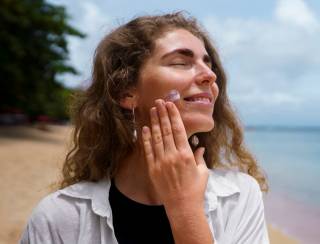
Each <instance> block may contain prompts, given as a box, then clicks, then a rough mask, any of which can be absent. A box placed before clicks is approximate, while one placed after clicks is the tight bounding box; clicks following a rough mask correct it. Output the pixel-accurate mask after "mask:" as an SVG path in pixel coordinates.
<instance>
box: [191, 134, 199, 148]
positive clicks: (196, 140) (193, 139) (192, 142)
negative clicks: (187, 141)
mask: <svg viewBox="0 0 320 244" xmlns="http://www.w3.org/2000/svg"><path fill="white" fill-rule="evenodd" d="M191 144H192V145H193V146H195V147H196V146H198V144H199V138H198V137H197V136H196V135H193V136H192V137H191Z"/></svg>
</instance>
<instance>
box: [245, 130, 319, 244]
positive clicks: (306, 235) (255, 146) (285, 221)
mask: <svg viewBox="0 0 320 244" xmlns="http://www.w3.org/2000/svg"><path fill="white" fill-rule="evenodd" d="M245 142H246V145H247V146H248V147H249V149H251V152H252V153H253V154H254V155H255V157H256V158H257V159H258V162H259V164H260V166H261V167H262V168H263V170H264V171H265V173H266V175H267V178H268V182H269V187H270V190H269V193H268V194H265V196H264V199H265V211H266V219H267V223H268V224H272V225H273V226H275V227H277V228H279V229H281V230H282V231H283V232H284V233H286V234H288V235H290V236H293V237H294V238H296V239H297V240H298V241H299V243H306V244H318V243H320V231H319V226H320V183H319V182H320V128H298V129H297V128H296V129H292V128H291V129H288V128H250V129H249V130H246V131H245Z"/></svg>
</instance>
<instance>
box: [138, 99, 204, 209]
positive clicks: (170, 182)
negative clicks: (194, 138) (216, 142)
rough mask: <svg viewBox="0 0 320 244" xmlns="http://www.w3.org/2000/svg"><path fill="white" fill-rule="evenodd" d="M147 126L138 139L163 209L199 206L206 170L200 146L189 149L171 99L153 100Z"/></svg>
mask: <svg viewBox="0 0 320 244" xmlns="http://www.w3.org/2000/svg"><path fill="white" fill-rule="evenodd" d="M150 117H151V129H150V128H149V127H147V126H144V127H143V129H142V139H143V146H144V152H145V159H146V162H147V164H148V169H149V175H150V179H151V181H152V183H153V187H154V188H155V190H156V192H157V194H158V195H159V197H160V199H161V200H162V203H163V204H164V206H165V208H166V209H167V210H169V209H171V210H173V209H177V208H180V209H181V210H187V209H188V208H190V209H199V208H200V209H203V204H204V193H205V189H206V185H207V180H208V175H209V170H208V168H207V166H206V163H205V161H204V159H203V153H204V148H198V149H197V150H196V151H195V153H193V152H192V150H191V148H190V145H189V143H188V138H187V134H186V130H185V128H184V124H183V121H182V119H181V116H180V113H179V111H178V109H177V107H176V106H175V104H174V103H172V102H164V101H163V100H161V99H159V100H156V107H153V108H151V109H150Z"/></svg>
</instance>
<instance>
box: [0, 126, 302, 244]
mask: <svg viewBox="0 0 320 244" xmlns="http://www.w3.org/2000/svg"><path fill="white" fill-rule="evenodd" d="M48 128H49V130H48V131H42V130H39V129H37V128H36V127H33V126H5V127H4V126H0V155H1V164H0V179H1V181H2V184H0V193H1V196H2V200H1V205H0V243H8V244H10V243H17V242H18V240H19V239H20V236H21V232H22V230H23V229H24V227H25V225H26V223H27V220H28V217H29V216H30V214H31V211H32V209H33V208H34V207H35V206H36V204H37V203H38V202H39V200H40V199H41V198H42V197H44V196H45V195H47V194H48V192H49V191H50V186H51V185H52V183H53V182H56V181H57V180H58V179H59V173H60V168H61V163H62V161H63V159H64V156H65V154H66V150H67V148H68V145H69V138H70V133H71V129H72V127H71V126H49V127H48ZM31 189H32V190H31ZM272 201H273V202H271V201H270V198H269V199H267V202H266V216H267V223H268V230H269V237H270V241H271V242H270V243H272V244H296V243H299V242H298V241H297V240H295V238H294V237H293V236H292V235H291V234H286V233H291V232H287V231H286V229H284V228H283V227H282V225H278V224H274V221H268V219H270V220H274V218H273V217H272V216H271V215H270V214H273V215H277V214H278V212H277V211H275V210H273V209H272V208H270V204H271V206H272V205H273V204H274V203H279V201H274V200H272ZM280 202H281V201H280ZM270 211H274V212H270ZM270 216H271V217H270ZM285 216H286V215H285ZM275 223H276V222H275ZM302 224H303V223H302Z"/></svg>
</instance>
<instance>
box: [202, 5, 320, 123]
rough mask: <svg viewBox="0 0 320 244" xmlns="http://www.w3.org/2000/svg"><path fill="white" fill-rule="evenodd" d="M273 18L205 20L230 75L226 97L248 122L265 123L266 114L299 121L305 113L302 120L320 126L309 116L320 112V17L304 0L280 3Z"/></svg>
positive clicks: (317, 116)
mask: <svg viewBox="0 0 320 244" xmlns="http://www.w3.org/2000/svg"><path fill="white" fill-rule="evenodd" d="M296 15H299V16H296ZM273 16H274V17H273V19H271V20H269V21H267V20H264V21H261V20H260V21H259V20H257V19H243V18H241V19H240V18H237V19H235V18H227V19H222V18H219V19H218V18H215V17H213V16H211V17H208V18H207V19H206V20H205V26H206V27H207V29H208V30H209V31H210V33H211V34H212V37H213V38H214V39H215V40H216V43H217V46H218V50H219V51H220V54H221V56H222V60H223V63H224V64H225V67H226V70H227V74H228V76H229V91H230V97H231V99H232V101H233V102H234V103H235V105H236V107H237V108H238V109H239V110H240V112H241V114H242V116H243V118H244V120H245V122H247V123H257V121H259V119H258V120H257V117H258V116H260V117H261V120H260V122H259V123H268V119H269V118H268V116H264V113H265V112H270V113H271V112H272V113H276V111H282V112H283V113H284V114H285V113H287V116H288V117H290V116H291V117H295V116H298V114H300V115H299V117H301V114H303V113H305V112H307V111H306V110H309V111H308V116H309V117H308V118H306V119H309V120H313V122H318V123H320V113H319V112H318V113H317V112H315V113H311V112H310V111H320V109H319V106H318V105H317V104H319V103H320V85H319V83H318V82H319V81H320V58H319V54H320V48H319V43H320V30H319V28H318V26H319V22H318V19H317V18H316V15H315V14H313V12H312V11H311V10H310V9H309V8H308V6H307V5H306V4H305V3H304V2H303V1H302V0H292V1H289V0H288V1H286V0H280V1H278V4H277V5H276V8H275V10H274V15H273ZM295 17H296V18H295ZM311 100H312V101H313V102H312V103H310V101H311ZM315 101H317V102H315ZM279 119H280V118H279ZM281 119H283V121H278V122H279V123H284V120H285V116H284V115H283V118H281ZM301 121H302V120H301V118H300V122H301Z"/></svg>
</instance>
